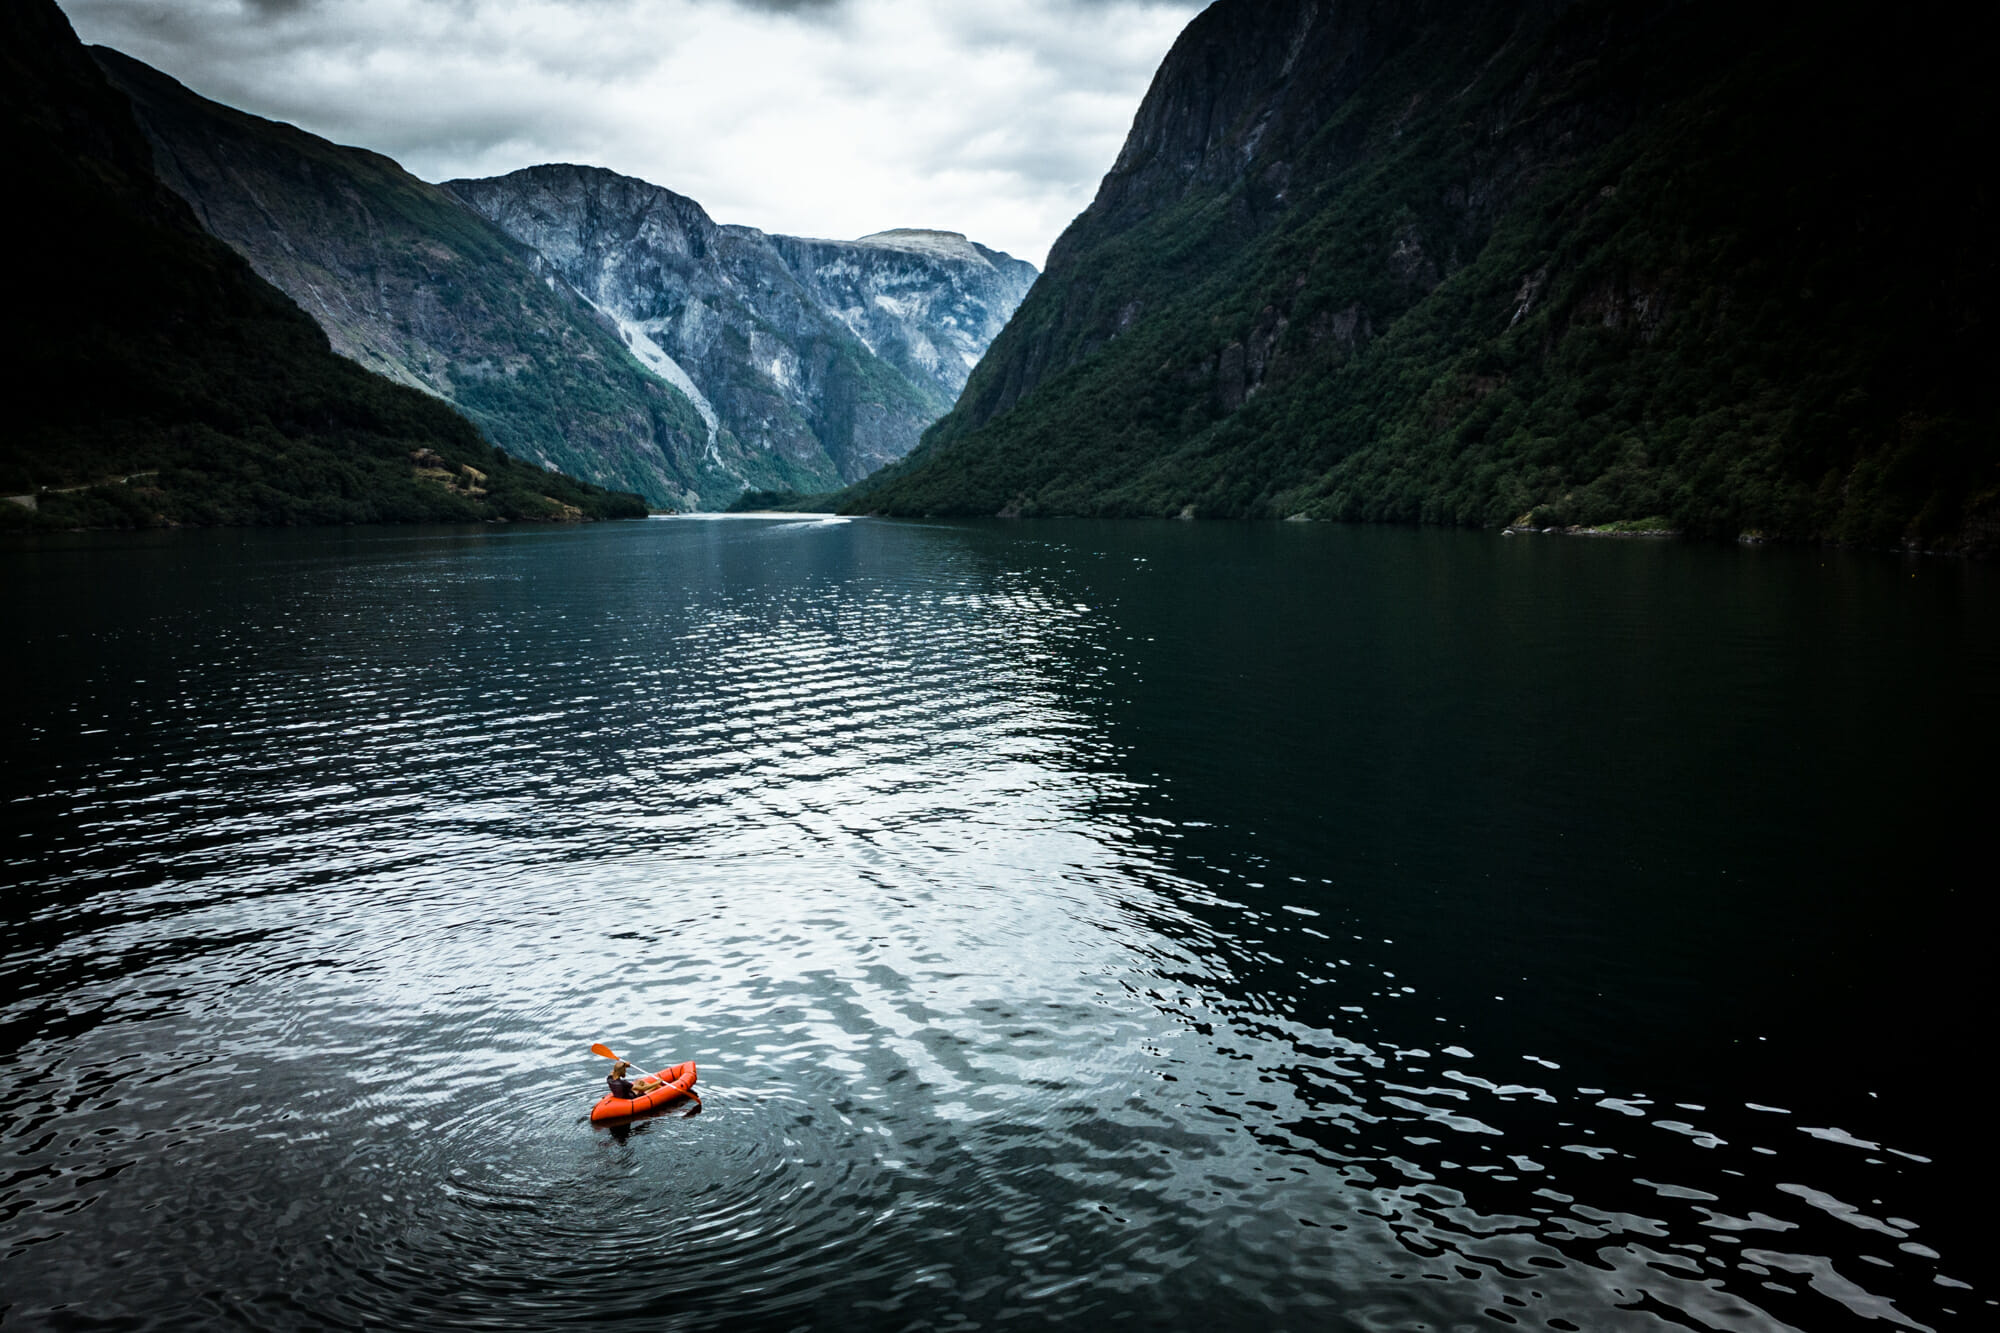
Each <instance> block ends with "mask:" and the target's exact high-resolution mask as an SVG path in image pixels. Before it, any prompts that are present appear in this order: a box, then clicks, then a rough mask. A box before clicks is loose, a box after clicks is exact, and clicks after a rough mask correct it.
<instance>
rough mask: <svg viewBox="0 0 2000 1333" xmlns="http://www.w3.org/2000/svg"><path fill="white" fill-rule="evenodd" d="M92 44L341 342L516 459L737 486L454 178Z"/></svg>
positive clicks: (718, 494)
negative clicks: (419, 172) (264, 113)
mask: <svg viewBox="0 0 2000 1333" xmlns="http://www.w3.org/2000/svg"><path fill="white" fill-rule="evenodd" d="M93 54H94V56H95V58H96V59H97V60H98V62H99V63H100V65H102V66H103V68H104V69H105V71H106V73H107V74H108V75H109V76H110V78H111V79H112V82H113V84H114V85H115V86H117V87H118V88H120V89H121V90H123V91H124V92H126V93H127V94H128V95H130V96H131V97H132V98H133V100H134V103H135V105H136V106H137V108H138V111H139V115H140V117H141V122H142V124H143V126H144V127H145V128H146V130H147V132H148V134H149V135H150V136H151V137H152V139H153V141H154V143H155V145H156V148H157V150H158V158H159V165H160V169H161V172H162V175H163V176H164V177H165V178H166V179H167V181H168V183H169V184H170V185H172V186H173V187H174V189H175V190H176V191H178V192H179V193H181V194H182V195H183V196H184V197H186V198H188V199H190V200H191V201H192V202H193V203H194V205H195V207H196V209H197V211H198V213H199V215H200V216H201V218H202V221H203V223H204V224H205V225H206V226H207V227H208V229H209V230H210V231H212V232H213V233H214V234H216V235H217V236H220V237H221V238H222V239H224V240H226V241H228V242H229V243H230V244H231V245H232V246H233V247H234V248H236V249H237V250H238V251H239V252H240V253H242V254H243V255H244V256H245V257H246V258H247V259H249V260H250V261H251V263H252V265H253V266H254V267H256V269H257V270H258V272H259V273H260V274H262V275H263V276H264V277H265V278H267V279H269V280H270V281H271V282H273V283H274V284H276V285H277V286H278V287H280V288H281V289H282V290H284V291H286V292H287V293H289V294H291V295H292V296H293V297H294V299H296V300H298V301H299V302H300V303H301V304H303V305H305V306H306V307H307V309H308V311H309V312H310V313H311V314H312V315H313V316H314V318H316V319H317V320H318V321H319V322H320V323H321V325H322V326H323V327H324V328H325V329H326V330H327V332H328V334H329V336H330V337H331V339H332V341H333V345H334V347H335V349H336V350H337V351H339V352H341V353H342V354H343V355H346V356H349V357H352V358H353V359H354V360H356V361H358V362H360V363H361V364H362V365H364V366H367V367H369V368H370V369H372V370H376V371H379V372H381V373H383V374H385V375H387V376H389V377H390V378H392V379H397V380H400V381H402V382H404V383H408V384H415V385H418V386H420V387H422V388H425V389H427V390H429V391H430V392H432V393H435V394H438V395H440V396H442V397H444V398H446V399H448V400H449V401H450V402H452V403H453V404H455V405H456V406H457V407H459V408H460V409H461V410H463V411H464V412H465V413H466V415H468V416H470V417H471V418H472V419H473V420H474V421H475V422H477V423H478V424H479V426H480V427H482V428H483V429H484V430H485V431H486V433H487V435H488V436H489V437H491V438H492V439H493V440H494V441H496V442H497V443H499V444H500V445H501V446H502V447H504V448H506V449H507V450H509V451H510V452H511V453H513V454H515V455H516V456H517V457H521V458H527V459H534V460H538V461H546V462H549V463H553V464H554V465H556V466H557V467H560V468H562V469H563V470H564V471H566V472H570V473H573V474H575V475H577V476H581V477H588V478H590V479H591V480H593V481H597V482H600V483H603V484H606V485H616V486H620V487H626V488H630V489H632V490H635V491H638V492H640V493H642V494H644V495H646V496H647V497H648V498H649V499H651V500H652V501H654V502H655V503H657V504H662V505H681V504H686V503H688V502H689V501H691V500H701V501H706V502H710V503H714V502H718V501H720V500H723V499H726V498H727V497H728V496H731V495H734V494H735V492H736V491H737V490H738V489H739V488H740V483H738V482H737V481H736V480H735V479H734V478H732V477H730V476H728V475H726V474H723V473H721V472H720V471H719V470H718V469H716V468H714V467H713V466H712V465H711V464H710V462H709V460H708V458H707V429H706V427H705V426H704V425H703V423H702V421H701V418H700V416H699V415H698V414H697V413H696V412H695V410H694V406H693V405H692V404H691V403H689V402H688V401H687V400H686V399H685V398H684V397H682V395H681V394H680V393H679V391H678V390H675V389H674V388H672V387H671V386H669V385H667V384H665V383H664V382H662V381H661V380H660V379H659V378H658V377H656V376H654V375H652V374H651V373H650V372H648V371H646V370H645V369H644V368H643V367H641V366H640V365H639V364H638V362H637V361H635V360H634V359H633V357H632V355H631V353H630V352H629V351H628V350H627V349H626V347H625V346H624V343H623V341H622V340H621V339H620V337H619V336H618V334H617V333H616V332H615V331H614V330H613V329H612V328H611V327H609V324H608V322H607V321H606V320H605V318H604V317H603V316H602V315H600V314H598V313H597V312H596V311H594V310H592V309H591V308H590V307H589V306H588V305H587V304H586V303H585V302H583V301H582V300H581V299H580V298H578V297H577V296H576V295H575V294H574V293H573V292H570V291H569V290H568V289H567V288H563V287H560V286H557V287H551V286H550V285H548V284H547V283H545V282H544V281H543V280H542V278H541V277H540V276H539V275H538V274H537V272H536V271H535V268H534V266H533V265H534V257H533V255H532V253H531V252H530V251H528V250H527V248H526V247H524V246H521V245H518V244H516V243H515V242H514V241H512V240H511V239H510V238H508V237H507V236H506V235H505V234H504V233H503V232H501V231H500V229H499V228H497V227H495V226H493V225H492V224H491V223H489V222H487V221H486V219H484V218H482V217H480V216H479V215H478V214H477V213H474V212H473V211H472V210H470V209H468V208H466V207H465V206H464V205H463V204H461V203H460V202H459V201H458V200H457V199H455V198H453V197H452V196H451V195H450V194H449V193H448V192H446V191H445V190H442V189H440V188H439V187H437V186H434V185H430V184H427V183H426V182H424V181H421V180H418V179H417V178H416V177H414V176H412V175H410V174H409V173H408V172H407V171H404V170H403V169H402V167H400V166H398V165H397V164H396V163H395V162H394V161H393V160H391V159H389V158H387V157H384V156H382V155H381V154H379V153H373V152H369V151H367V150H366V149H360V148H349V147H343V146H341V145H337V144H333V143H330V142H328V141H327V140H325V139H321V138H319V137H318V136H316V135H312V134H308V133H306V132H305V131H303V130H300V129H298V128H296V127H294V126H291V125H285V124H281V123H279V122H275V121H269V120H264V119H262V118H260V117H257V116H252V115H248V114H246V113H244V112H241V111H237V110H234V109H233V108H230V107H226V106H223V105H221V104H219V103H216V102H212V101H209V100H208V99H206V98H203V97H200V96H199V95H197V94H195V93H193V92H191V91H189V90H188V89H187V88H185V87H183V86H182V85H181V84H179V83H177V82H176V81H174V80H173V79H171V78H169V77H168V76H166V75H164V74H162V73H160V72H159V71H157V70H154V69H152V68H151V67H149V66H147V65H144V64H142V63H140V62H138V61H135V60H133V59H131V58H130V57H128V56H124V55H122V54H120V53H119V52H116V51H112V50H109V49H106V48H98V49H96V50H95V51H94V52H93ZM722 443H723V444H724V445H725V446H727V445H728V444H730V443H731V442H729V441H723V442H722ZM737 454H741V455H744V456H741V457H736V456H733V455H737ZM731 461H732V462H733V463H734V464H735V465H736V470H738V471H746V470H747V471H752V472H755V471H756V470H757V469H758V466H759V463H760V461H761V460H760V459H758V458H757V457H755V456H750V455H748V454H747V453H746V451H741V450H734V451H732V458H731ZM770 479H771V480H778V479H779V478H778V477H777V476H776V474H773V475H772V477H771V478H770Z"/></svg>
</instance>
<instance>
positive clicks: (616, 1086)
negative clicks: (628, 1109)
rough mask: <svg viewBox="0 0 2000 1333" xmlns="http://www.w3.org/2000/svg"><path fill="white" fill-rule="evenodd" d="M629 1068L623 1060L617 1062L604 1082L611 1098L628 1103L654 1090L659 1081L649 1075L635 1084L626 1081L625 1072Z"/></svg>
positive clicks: (628, 1080)
mask: <svg viewBox="0 0 2000 1333" xmlns="http://www.w3.org/2000/svg"><path fill="white" fill-rule="evenodd" d="M631 1068H632V1066H631V1065H630V1064H629V1063H627V1062H626V1061H624V1060H619V1061H617V1062H616V1063H614V1064H613V1065H612V1066H611V1073H610V1075H609V1076H608V1077H606V1078H605V1080H604V1082H605V1083H606V1085H607V1086H609V1087H610V1089H611V1095H612V1096H613V1097H623V1098H624V1099H625V1100H626V1101H628V1102H629V1101H633V1100H635V1099H637V1098H640V1097H643V1096H645V1095H646V1094H647V1093H649V1092H651V1091H652V1090H653V1089H654V1088H657V1087H659V1086H660V1080H659V1079H658V1078H656V1077H654V1076H653V1075H651V1074H648V1075H646V1076H645V1077H644V1078H642V1079H640V1080H639V1081H638V1082H637V1083H634V1082H632V1081H631V1080H630V1079H627V1078H626V1077H625V1075H626V1072H627V1071H629V1070H630V1069H631Z"/></svg>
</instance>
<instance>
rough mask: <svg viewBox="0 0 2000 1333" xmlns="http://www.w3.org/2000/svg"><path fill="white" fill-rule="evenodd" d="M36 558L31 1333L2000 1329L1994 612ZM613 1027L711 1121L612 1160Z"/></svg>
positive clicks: (668, 542)
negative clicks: (236, 1326) (1984, 951)
mask: <svg viewBox="0 0 2000 1333" xmlns="http://www.w3.org/2000/svg"><path fill="white" fill-rule="evenodd" d="M0 567H4V568H5V571H6V578H5V582H4V586H5V588H6V590H7V591H6V594H5V599H6V607H7V611H8V617H9V621H10V623H11V624H12V625H13V626H14V629H15V634H16V651H15V654H14V661H15V663H16V667H17V679H16V680H15V682H14V685H13V688H11V689H10V690H8V691H7V692H6V698H5V703H4V704H0V752H4V754H5V755H6V758H5V761H4V764H0V811H4V814H0V847H4V849H5V850H4V853H0V855H4V861H0V866H4V871H3V872H0V873H4V885H5V901H6V905H7V936H6V944H5V951H4V968H5V972H6V977H7V986H6V989H5V991H4V997H5V999H4V1008H0V1021H4V1024H5V1037H4V1041H0V1062H4V1063H0V1075H4V1077H0V1256H4V1259H5V1264H6V1270H7V1278H6V1283H5V1295H4V1298H0V1299H4V1309H0V1318H4V1319H5V1320H6V1321H7V1322H14V1323H19V1324H21V1325H22V1326H24V1327H41V1326H63V1327H84V1326H92V1325H94V1324H95V1323H97V1322H99V1321H106V1322H110V1321H117V1322H120V1323H122V1324H125V1325H127V1326H133V1327H175V1326H188V1325H207V1324H219V1323H240V1324H249V1325H254V1326H256V1327H260V1328H291V1327H306V1326H327V1325H333V1326H349V1327H359V1326H362V1325H368V1324H374V1325H391V1326H409V1325H413V1324H416V1323H419V1322H430V1323H438V1324H442V1325H447V1326H452V1327H494V1328H547V1327H554V1326H558V1325H569V1324H573V1323H576V1322H578V1321H580V1320H584V1319H589V1320H592V1321H594V1322H598V1323H607V1324H611V1325H615V1326H620V1327H640V1326H647V1327H651V1326H655V1325H659V1326H666V1327H676V1328H683V1327H684V1328H719V1327H725V1326H727V1327H742V1326H749V1327H762V1326H766V1325H772V1326H786V1325H802V1324H832V1323H835V1322H839V1323H842V1324H844V1325H848V1326H854V1327H862V1328H874V1327H884V1328H887V1327H896V1328H901V1327H960V1326H963V1327H972V1326H988V1325H992V1324H996V1323H1001V1322H1005V1319H1006V1317H1007V1316H1009V1315H1015V1314H1025V1315H1027V1316H1030V1317H1032V1318H1033V1319H1034V1320H1035V1321H1037V1322H1040V1323H1053V1324H1064V1325H1074V1324H1081V1323H1083V1322H1084V1321H1086V1320H1088V1321H1093V1322H1106V1323H1123V1324H1128V1325H1132V1326H1139V1327H1152V1326H1157V1325H1159V1324H1162V1323H1165V1322H1166V1321H1167V1320H1169V1319H1173V1320H1176V1321H1180V1322H1188V1321H1192V1322H1195V1323H1197V1324H1199V1325H1202V1326H1205V1327H1210V1328H1213V1327H1223V1328H1234V1327H1243V1328H1257V1329H1278V1328H1299V1329H1376V1328H1381V1329H1391V1328H1393V1329H1410V1328H1433V1329H1444V1328H1454V1327H1486V1326H1490V1325H1492V1324H1494V1323H1496V1322H1497V1323H1515V1322H1518V1323H1520V1324H1522V1325H1524V1326H1531V1327H1538V1328H1539V1327H1550V1328H1557V1329H1564V1328H1582V1329H1591V1330H1599V1329H1624V1328H1633V1329H1639V1328H1666V1327H1668V1326H1673V1325H1678V1326H1683V1327H1686V1326H1694V1327H1702V1328H1717V1329H1772V1328H1788V1327H1790V1328H1802V1329H1812V1330H1822V1329H1840V1328H1861V1327H1864V1326H1873V1327H1883V1326H1888V1327H1904V1328H1948V1327H1966V1328H1973V1327H1980V1326H1983V1325H1984V1324H1985V1323H1986V1322H1987V1321H1989V1320H1990V1319H1991V1318H1992V1313H1991V1311H1992V1309H1993V1305H1994V1301H1993V1298H1992V1297H1991V1296H1990V1295H1989V1294H1988V1292H1986V1291H1985V1290H1983V1289H1981V1288H1982V1286H1983V1285H1984V1284H1983V1281H1982V1280H1983V1278H1984V1274H1985V1272H1986V1264H1987V1263H1988V1262H1990V1257H1989V1256H1990V1251H1989V1249H1988V1248H1987V1245H1988V1241H1987V1237H1988V1235H1989V1234H1990V1230H1991V1224H1990V1222H1988V1221H1987V1220H1986V1210H1987V1206H1988V1205H1987V1202H1986V1200H1985V1197H1984V1196H1985V1190H1986V1189H1987V1188H1988V1187H1989V1181H1990V1177H1988V1176H1987V1175H1986V1174H1985V1164H1986V1161H1987V1160H1988V1155H1987V1152H1986V1150H1985V1149H1984V1148H1983V1146H1982V1143H1981V1140H1982V1132H1983V1131H1982V1128H1981V1127H1980V1126H1978V1125H1977V1124H1976V1122H1975V1121H1976V1117H1977V1114H1978V1106H1979V1103H1978V1101H1977V1098H1976V1096H1975V1094H1974V1092H1973V1085H1974V1079H1975V1078H1976V1070H1975V1068H1974V1066H1975V1064H1976V1063H1977V1062H1976V1059H1975V1058H1974V1056H1973V1053H1974V1052H1976V1051H1977V1050H1979V1049H1983V1043H1980V1044H1975V1034H1976V1033H1977V1032H1978V1031H1979V1029H1978V1028H1977V1027H1975V1023H1976V1022H1977V1020H1978V1019H1980V1018H1981V1017H1982V1016H1983V1011H1982V1008H1981V1005H1982V1000H1981V997H1982V995H1983V990H1982V989H1981V988H1980V987H1979V986H1978V985H1977V983H1976V980H1975V978H1976V976H1977V975H1978V967H1979V966H1981V965H1983V964H1979V963H1978V962H1977V960H1976V959H1975V955H1974V949H1975V947H1976V944H1977V941H1978V939H1979V935H1978V932H1976V931H1975V930H1974V929H1973V927H1972V922H1973V911H1974V908H1973V905H1972V904H1971V903H1969V902H1968V901H1967V900H1968V899H1969V898H1971V897H1973V896H1974V892H1975V890H1976V885H1974V884H1972V883H1970V882H1969V881H1968V880H1967V879H1966V878H1965V877H1964V872H1963V871H1962V870H1960V869H1959V868H1958V867H1959V866H1960V865H1961V863H1963V862H1965V858H1967V857H1968V855H1972V854H1974V853H1976V852H1977V851H1978V850H1982V849H1979V848H1978V847H1977V846H1976V844H1975V842H1974V840H1975V838H1977V837H1978V836H1979V834H1980V832H1981V831H1982V828H1983V817H1984V816H1985V814H1986V813H1987V812H1988V811H1989V809H1990V791H1989V790H1986V789H1984V788H1982V787H1981V786H1980V785H1979V784H1976V783H1969V782H1966V781H1963V780H1961V779H1960V778H1959V777H1958V776H1957V774H1958V773H1959V772H1960V771H1961V765H1969V764H1971V763H1972V762H1973V761H1975V760H1979V759H1982V758H1983V757H1984V756H1986V755H1990V754H1991V753H1993V750H1994V742H1995V740H1996V736H1997V735H2000V727H1996V718H2000V707H1996V702H1997V701H1996V680H2000V673H1996V671H1995V666H1996V664H2000V630H1996V625H2000V620H1996V617H1995V616H1994V614H1993V612H1994V607H1995V598H1994V595H1993V594H1994V588H1993V581H1992V578H1991V576H1990V573H1989V571H1987V570H1984V569H1982V568H1978V567H1969V566H1964V565H1958V564H1946V563H1908V562H1901V561H1897V560H1893V559H1890V558H1888V557H1878V556H1863V555H1837V554H1828V553H1823V552H1817V551H1780V550H1761V551H1752V552H1738V551H1733V550H1716V549H1707V548H1702V547H1685V546H1677V545H1655V544H1650V543H1610V542H1602V543H1587V542H1577V541H1557V540H1553V539H1545V540H1529V539H1523V540H1513V541H1506V542H1502V541H1500V540H1497V539H1496V538H1494V537H1492V536H1491V535H1490V534H1468V533H1437V532H1413V531H1402V530H1365V529H1364V530H1349V529H1332V528H1323V527H1301V526H1300V525H1289V526H1252V525H1241V526H1236V525H1188V524H1178V525H1176V524H1142V523H1131V524H1091V523H1030V524H985V525H981V524H955V525H918V524H887V523H876V522H852V523H849V522H838V521H822V520H815V519H790V520H737V521H662V522H653V523H647V524H625V525H603V526H598V527H591V528H584V529H573V530H542V531H527V530H518V531H498V532H496V531H479V532H461V531H429V532H408V531H389V530H354V531H348V532H333V533H329V532H314V533H182V534H166V535H162V536H153V537H131V538H112V537H100V538H91V539H87V540H78V541H75V542H64V541H49V542H43V543H39V544H37V545H34V546H31V547H16V548H14V549H9V550H6V551H0ZM1975 771H1976V770H1975ZM1971 863H1974V864H1976V863H1978V862H1977V860H1974V861H1972V862H1971ZM597 1040H608V1041H610V1042H611V1043H612V1044H613V1045H615V1046H617V1048H618V1049H619V1050H620V1051H621V1052H627V1053H629V1054H632V1055H633V1056H634V1057H635V1058H636V1059H638V1060H639V1061H640V1062H641V1063H642V1064H644V1065H647V1066H658V1065H664V1064H667V1063H669V1062H672V1061H675V1060H679V1059H683V1058H694V1059H697V1060H699V1061H700V1062H701V1069H702V1084H701V1090H702V1093H703V1104H702V1112H701V1114H699V1115H698V1116H687V1115H684V1114H679V1115H668V1116H663V1117H658V1118H653V1119H648V1120H643V1121H641V1122H638V1123H637V1124H635V1125H633V1126H631V1127H629V1128H628V1129H624V1130H621V1131H619V1132H616V1133H613V1132H607V1131H606V1130H605V1129H603V1128H601V1127H599V1128H593V1127H592V1126H591V1125H589V1124H588V1123H587V1120H586V1112H587V1111H588V1108H589V1105H590V1103H591V1102H592V1101H593V1100H594V1099H595V1097H596V1095H597V1094H598V1093H599V1092H601V1091H602V1085H601V1079H602V1077H603V1073H604V1070H603V1067H602V1064H603V1062H602V1061H599V1060H595V1059H593V1058H591V1057H590V1056H589V1055H588V1054H587V1048H588V1046H589V1044H590V1043H591V1042H592V1041H597Z"/></svg>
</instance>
